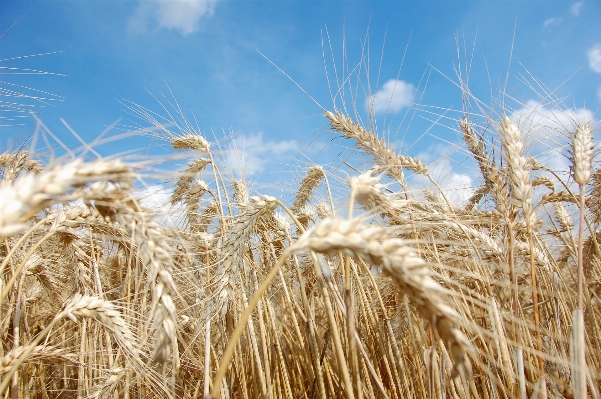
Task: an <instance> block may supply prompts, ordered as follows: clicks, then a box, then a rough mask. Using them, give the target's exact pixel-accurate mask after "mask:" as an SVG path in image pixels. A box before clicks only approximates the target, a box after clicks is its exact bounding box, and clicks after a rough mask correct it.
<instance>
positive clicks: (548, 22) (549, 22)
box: [543, 17, 561, 28]
mask: <svg viewBox="0 0 601 399" xmlns="http://www.w3.org/2000/svg"><path fill="white" fill-rule="evenodd" d="M560 23H561V18H558V17H551V18H549V19H547V20H546V21H545V22H543V27H545V28H548V27H550V26H557V25H559V24H560Z"/></svg>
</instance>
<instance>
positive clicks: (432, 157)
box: [413, 144, 479, 206]
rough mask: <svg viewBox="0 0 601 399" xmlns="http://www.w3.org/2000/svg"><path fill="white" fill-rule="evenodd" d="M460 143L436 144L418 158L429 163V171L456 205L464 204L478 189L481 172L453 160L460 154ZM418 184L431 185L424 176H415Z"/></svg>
mask: <svg viewBox="0 0 601 399" xmlns="http://www.w3.org/2000/svg"><path fill="white" fill-rule="evenodd" d="M459 147H460V145H454V144H436V145H433V146H431V147H430V148H428V151H427V152H422V153H420V154H418V156H417V157H418V159H419V160H421V161H422V162H425V163H426V164H428V171H429V173H430V175H432V176H433V177H434V180H436V181H437V182H438V184H439V186H440V188H442V190H443V191H444V194H445V196H446V197H447V198H448V199H449V201H451V203H452V204H454V205H456V206H464V205H465V204H466V203H467V201H468V200H469V199H470V198H471V197H472V195H474V192H475V191H476V189H475V187H474V186H475V185H476V180H478V179H479V174H478V173H475V172H473V171H472V170H469V169H468V168H466V167H465V165H463V164H462V163H461V162H457V160H453V159H454V157H455V156H456V155H457V154H459V153H458V148H459ZM413 179H414V182H415V183H416V184H417V185H423V186H426V187H428V186H430V182H429V180H428V179H426V178H424V177H423V176H416V175H414V176H413Z"/></svg>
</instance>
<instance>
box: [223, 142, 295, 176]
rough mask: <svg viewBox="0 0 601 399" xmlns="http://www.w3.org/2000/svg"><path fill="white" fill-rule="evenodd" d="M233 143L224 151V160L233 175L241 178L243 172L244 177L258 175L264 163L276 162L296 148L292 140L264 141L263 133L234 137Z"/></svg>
mask: <svg viewBox="0 0 601 399" xmlns="http://www.w3.org/2000/svg"><path fill="white" fill-rule="evenodd" d="M234 142H235V144H233V145H232V148H230V149H227V150H226V151H225V154H224V156H225V159H226V161H227V164H228V165H229V167H230V169H231V170H232V172H233V173H234V175H236V176H241V175H242V173H243V172H244V175H245V176H246V177H250V176H253V175H255V174H257V173H260V172H261V171H262V170H263V168H264V167H265V166H266V163H269V162H277V161H278V160H280V159H281V158H283V156H284V155H286V154H287V153H288V152H290V151H292V150H294V149H295V148H296V147H295V142H294V141H292V140H282V141H274V140H265V139H264V138H263V133H257V134H251V135H236V137H235V138H234Z"/></svg>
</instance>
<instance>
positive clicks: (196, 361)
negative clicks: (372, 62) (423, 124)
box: [0, 71, 601, 399]
mask: <svg viewBox="0 0 601 399" xmlns="http://www.w3.org/2000/svg"><path fill="white" fill-rule="evenodd" d="M343 75H344V74H343ZM351 77H353V78H354V77H355V74H354V72H353V71H351V72H349V73H348V76H343V79H341V80H340V82H342V83H339V85H340V88H339V89H338V92H335V93H336V94H335V95H333V98H332V100H333V101H332V103H333V104H332V105H331V106H330V107H322V108H321V109H320V111H319V112H320V115H319V118H322V122H323V129H322V131H321V132H320V133H319V135H320V138H321V139H323V140H324V142H329V143H330V144H331V146H332V147H335V146H338V147H336V148H335V149H332V147H330V148H329V152H328V151H326V152H324V153H323V154H322V158H323V157H327V156H329V155H330V154H331V155H332V157H333V158H336V151H338V149H340V148H342V149H343V151H344V152H345V154H352V155H349V156H348V157H347V156H346V155H345V156H344V162H333V161H334V159H332V160H331V161H332V162H328V161H326V162H325V163H321V164H316V163H314V162H313V161H306V162H305V163H303V164H302V165H300V166H299V164H300V162H299V161H298V157H297V158H291V159H290V161H289V164H287V165H286V164H284V165H279V166H278V170H288V171H294V173H288V174H284V173H279V172H277V173H276V172H274V173H271V174H270V177H269V178H270V179H272V181H270V182H269V187H276V188H279V187H286V188H288V189H289V190H288V192H286V193H284V194H281V195H280V194H279V193H282V192H284V191H285V190H278V189H273V190H269V189H267V190H265V191H264V192H262V189H263V188H264V187H267V186H266V185H265V184H263V185H260V184H256V185H254V183H256V181H255V182H253V181H252V179H246V178H244V175H243V174H238V175H236V174H234V173H232V165H231V159H228V158H227V156H225V155H224V154H230V152H229V150H230V149H231V148H234V147H235V145H234V144H232V143H227V138H226V139H224V140H221V139H211V138H210V137H211V135H208V134H206V133H205V132H202V131H201V129H200V128H199V127H198V124H197V122H196V120H195V118H189V117H187V116H186V115H185V113H184V112H183V111H182V110H181V108H180V107H179V105H178V103H177V102H176V101H175V99H173V101H169V102H170V103H171V104H167V105H165V106H162V107H161V111H154V110H152V109H150V108H147V107H145V106H141V105H138V104H136V103H133V102H124V103H122V104H123V105H124V106H125V107H126V108H127V110H128V112H129V113H130V114H131V115H133V116H135V117H136V118H137V120H138V121H140V123H141V125H143V126H145V127H146V130H144V129H142V130H140V131H139V132H142V135H146V137H147V138H149V137H150V138H152V140H153V141H152V142H153V145H155V146H157V147H160V148H162V149H163V150H165V149H167V150H168V152H169V155H165V156H156V155H147V156H137V158H134V157H133V156H104V155H103V156H100V154H99V153H97V152H96V151H95V149H94V145H96V144H98V143H92V144H83V140H80V141H82V144H83V145H82V146H81V147H79V148H78V149H66V148H65V151H63V152H64V153H65V154H66V155H64V156H63V155H61V156H55V155H54V154H53V153H51V152H50V151H49V150H48V149H49V148H50V147H52V146H51V145H49V144H48V143H47V142H46V141H44V140H47V139H48V137H50V136H52V139H53V140H55V142H54V143H56V142H60V140H59V139H58V138H57V137H56V136H54V135H52V134H51V133H50V131H49V129H47V128H45V127H44V125H43V123H42V121H41V119H38V120H37V124H36V128H35V129H33V130H32V131H31V134H29V135H27V134H24V135H22V136H21V138H20V139H21V141H20V142H19V143H18V145H14V146H13V147H12V148H11V149H9V150H8V151H6V152H3V153H1V154H0V293H1V304H0V323H1V327H0V397H1V398H11V399H16V398H31V399H33V398H35V399H38V398H39V399H46V398H78V399H83V398H115V399H116V398H129V399H146V398H172V399H180V398H181V399H192V398H204V399H212V398H224V399H225V398H232V399H233V398H236V399H253V398H262V399H267V398H285V399H317V398H346V399H362V398H366V399H367V398H389V399H402V398H432V399H434V398H436V399H445V398H449V399H450V398H453V399H455V398H486V399H501V398H520V399H526V398H538V399H543V398H569V399H571V398H576V399H585V398H593V399H601V389H600V386H601V248H600V245H601V235H599V234H598V231H599V228H600V227H601V167H600V164H599V161H598V159H596V158H597V157H596V153H597V151H596V150H597V146H596V142H595V139H594V136H595V134H596V133H597V130H598V127H599V126H598V123H596V122H595V119H594V118H593V120H592V121H591V123H586V122H585V123H583V122H582V121H579V120H577V119H576V118H573V113H572V112H571V110H570V109H568V108H566V107H564V106H563V103H562V102H561V101H559V100H557V101H556V100H549V101H548V103H547V104H549V103H550V104H551V105H555V108H554V109H555V111H554V112H545V113H538V114H537V110H536V109H534V110H532V112H531V113H530V114H524V113H516V112H514V111H515V109H512V108H511V107H510V106H509V105H508V104H507V103H506V102H505V99H506V98H507V97H506V96H505V93H502V94H500V95H499V98H498V99H495V102H494V103H495V106H494V107H493V106H486V105H484V103H483V102H481V101H479V100H478V99H477V98H476V97H475V96H474V95H473V94H472V92H471V90H470V87H469V85H468V83H467V81H465V80H463V78H462V76H461V75H459V76H458V79H457V80H458V81H456V86H457V87H458V88H459V90H460V94H461V95H462V98H463V109H462V110H458V111H456V112H454V113H449V114H448V115H446V114H444V112H443V111H440V110H437V111H436V117H440V118H442V117H443V114H444V124H445V126H446V127H447V128H448V129H449V131H450V132H452V134H454V135H455V136H456V137H458V138H460V139H461V140H462V143H461V145H460V146H459V147H458V148H456V149H455V150H456V151H457V152H459V153H461V154H463V156H464V158H465V161H464V162H465V164H467V165H469V167H470V168H471V170H472V171H473V174H472V176H471V178H470V181H473V182H474V184H473V187H469V190H464V193H466V192H467V193H469V195H468V196H467V197H465V198H463V197H461V196H459V197H458V196H457V195H455V194H456V193H453V191H452V190H450V189H449V187H448V185H447V184H446V183H444V182H442V178H440V173H438V172H435V171H434V170H437V169H436V166H433V165H432V164H430V162H429V161H428V162H426V160H424V159H420V157H419V156H413V155H411V156H410V155H407V154H406V153H403V152H402V151H400V150H399V147H398V146H397V145H395V142H394V139H393V137H392V134H391V132H390V131H389V130H388V129H387V128H388V125H385V124H380V125H378V123H376V122H375V118H372V117H373V116H374V115H369V116H368V117H364V116H363V117H362V115H363V113H362V111H361V110H360V109H359V108H360V106H357V103H359V101H360V100H357V98H358V97H357V96H353V95H351V96H350V97H348V98H347V99H346V100H348V101H347V102H345V101H344V100H345V99H344V98H343V94H341V93H346V92H350V93H353V91H356V90H358V89H357V87H359V86H360V85H361V84H360V83H357V82H355V81H353V82H352V83H351V79H350V78H351ZM347 78H348V79H347ZM359 80H360V79H359ZM397 82H398V81H397ZM328 83H329V81H328ZM355 85H356V86H355ZM551 97H552V96H551V95H549V98H551ZM368 98H369V97H368ZM497 100H498V101H497ZM318 105H319V104H318ZM347 105H348V106H347ZM319 106H320V107H321V105H319ZM437 122H438V120H437ZM437 122H435V123H433V124H436V123H437ZM379 126H384V127H386V128H381V127H379ZM539 130H540V131H548V130H553V132H554V133H553V134H554V136H553V137H554V138H555V139H557V140H558V141H559V142H560V143H559V144H557V143H555V144H557V145H556V146H558V147H560V149H559V152H558V154H560V155H561V156H563V157H564V158H565V159H567V160H568V164H569V170H568V169H565V170H564V169H561V168H558V167H557V164H556V163H553V162H551V161H549V157H546V158H545V157H542V156H539V154H540V151H533V148H535V146H536V145H537V143H533V142H532V140H536V139H535V138H534V137H538V136H536V134H535V133H536V132H537V131H539ZM74 134H75V133H74ZM412 134H417V135H419V134H421V132H418V133H415V132H413V133H412ZM213 136H214V135H213ZM15 142H17V141H15ZM36 142H37V144H36ZM54 143H53V144H52V145H54ZM224 143H226V144H224ZM44 146H45V147H44ZM228 146H229V147H228ZM56 147H58V145H57V146H56ZM3 151H4V150H3ZM239 156H240V157H243V156H244V155H243V154H240V155H239ZM322 158H320V159H322ZM307 159H309V156H308V155H307ZM341 159H343V158H342V157H341ZM238 161H239V162H240V164H241V165H243V164H244V159H243V158H240V159H238ZM166 165H167V166H166ZM174 165H175V166H174ZM335 165H337V166H335ZM242 169H243V168H242ZM293 175H294V176H293ZM157 190H159V191H160V192H161V193H163V194H156V192H157ZM165 193H167V194H165Z"/></svg>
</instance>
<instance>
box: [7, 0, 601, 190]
mask: <svg viewBox="0 0 601 399" xmlns="http://www.w3.org/2000/svg"><path fill="white" fill-rule="evenodd" d="M600 20H601V2H598V1H581V2H575V1H428V0H426V1H390V2H389V1H358V0H357V1H287V0H279V1H273V0H269V1H242V0H217V1H213V0H194V1H193V0H187V1H176V0H173V1H151V0H142V1H138V0H128V1H114V0H97V1H91V0H90V1H84V0H76V1H63V0H51V1H50V0H48V1H39V0H36V1H34V0H24V1H7V0H0V31H1V32H5V33H4V35H3V36H2V37H1V38H0V60H1V61H0V67H2V69H1V70H0V73H2V76H0V80H1V81H2V84H1V85H0V87H1V88H2V90H3V94H6V93H7V92H6V90H14V91H18V92H20V93H25V94H28V95H34V94H35V95H40V94H41V93H39V92H35V91H32V90H29V89H25V88H22V87H18V86H14V85H21V86H26V87H28V88H33V89H36V90H42V91H44V92H47V93H51V94H52V95H48V94H44V96H45V97H47V98H48V97H51V98H56V99H57V101H46V103H48V104H49V105H48V106H43V105H44V104H41V103H39V102H37V101H35V100H32V99H27V98H25V99H23V98H14V97H9V96H6V95H4V96H2V97H1V98H0V99H1V100H2V101H5V102H11V101H15V100H17V101H21V103H22V104H25V105H26V106H30V105H36V107H35V108H32V110H33V111H35V112H36V113H37V115H38V116H39V118H41V120H42V121H43V122H44V124H45V125H46V126H47V127H48V129H49V130H51V131H52V132H53V134H54V135H56V136H57V137H58V138H59V139H60V140H61V141H62V142H64V143H65V144H67V145H69V146H77V145H78V141H77V139H76V138H75V137H74V135H73V134H72V133H70V132H69V130H68V129H67V128H66V127H65V126H64V125H63V123H62V122H61V120H60V118H63V119H64V120H65V121H66V122H67V123H68V124H69V125H70V126H71V128H72V129H73V130H75V131H76V132H77V134H78V135H79V136H80V137H81V138H82V139H83V140H85V141H87V142H91V141H93V140H94V138H95V137H97V136H98V135H99V134H100V133H101V132H102V131H103V130H105V129H106V128H107V127H108V126H110V125H111V124H113V123H114V122H117V121H118V123H117V125H116V126H115V127H114V128H113V129H112V130H111V131H110V132H108V133H107V135H108V136H110V135H116V134H120V133H123V132H124V131H128V130H131V129H135V128H140V127H147V126H148V124H146V123H145V122H143V121H141V120H139V119H137V118H135V117H133V116H131V115H130V114H129V113H128V112H127V108H126V107H125V106H124V104H123V103H122V102H119V101H125V102H127V101H131V102H134V103H136V104H140V105H142V106H144V107H148V108H150V109H152V110H155V111H157V112H160V113H162V114H164V113H165V112H164V111H163V110H162V109H161V107H160V105H159V104H158V103H157V101H156V100H155V99H154V98H153V96H155V97H157V98H158V99H160V100H161V101H163V102H164V103H165V102H167V101H169V100H170V101H173V98H172V97H171V94H170V92H169V90H171V92H172V93H173V96H174V97H175V99H176V100H177V102H178V103H179V105H180V106H181V108H182V110H183V111H184V112H185V113H186V114H187V116H188V117H189V118H190V119H193V118H195V119H196V122H197V124H198V127H199V128H200V130H201V131H202V132H203V133H204V134H205V136H207V138H208V139H209V140H211V141H219V142H220V143H221V144H226V140H225V139H224V136H225V137H232V136H233V137H235V138H236V143H237V144H236V146H237V147H238V148H239V149H241V148H242V147H244V152H245V156H246V158H247V165H246V168H247V174H248V175H251V176H254V178H255V179H259V180H260V179H261V178H262V177H259V176H266V175H269V173H272V172H269V171H273V170H276V171H284V170H285V169H286V165H288V164H290V161H291V160H292V163H293V164H295V165H297V166H298V167H301V168H302V167H304V166H307V165H311V164H313V163H334V166H336V165H337V164H336V163H335V162H336V157H337V156H338V154H339V153H340V152H341V151H342V150H343V149H344V147H345V146H347V145H349V144H350V143H347V142H343V141H341V140H334V141H331V140H332V138H333V136H332V135H331V134H329V133H327V131H326V130H327V123H326V120H325V118H323V117H322V114H323V111H322V109H321V108H320V107H319V106H318V105H317V104H316V103H315V102H314V101H313V100H312V99H311V98H310V97H309V96H308V95H307V94H305V93H303V91H301V90H300V89H299V88H298V87H297V86H296V85H295V84H294V83H292V82H291V81H290V79H288V77H286V76H285V75H284V74H283V73H282V72H280V71H279V70H278V69H276V67H274V65H272V64H271V63H270V61H268V59H269V60H271V61H272V62H273V63H274V64H276V65H277V66H278V67H279V68H280V69H281V70H283V71H284V72H285V73H286V74H288V75H289V76H290V77H291V78H292V79H294V80H295V81H296V82H298V84H299V85H300V86H302V88H303V89H304V90H305V91H306V92H307V93H308V94H309V95H310V96H311V97H313V98H314V99H315V100H316V101H317V102H318V103H319V104H320V105H321V106H323V107H324V108H326V109H332V108H333V106H332V104H333V102H332V97H331V92H330V88H331V89H332V90H333V91H334V92H335V91H336V90H337V89H338V87H340V84H341V81H342V79H343V75H344V77H347V76H348V75H349V71H351V72H353V73H351V77H350V79H349V80H348V81H347V85H346V89H347V90H345V92H346V98H347V101H348V102H349V105H350V103H351V102H352V98H351V96H350V94H351V92H350V91H349V90H348V89H349V88H350V87H352V88H355V87H358V88H359V89H358V91H357V93H358V94H357V95H356V98H355V104H356V107H357V110H358V112H359V113H360V114H361V115H362V117H363V118H365V120H367V103H368V102H369V99H370V98H371V99H373V101H372V102H371V103H372V104H373V107H374V110H375V112H376V121H377V125H378V129H379V130H380V131H379V134H385V135H386V136H387V138H388V139H389V140H390V141H391V142H394V143H395V144H394V145H396V148H397V149H398V150H399V151H402V152H405V153H407V154H409V155H419V156H421V157H423V158H424V160H425V161H428V162H431V161H434V160H436V159H439V158H445V157H446V158H453V157H452V156H450V155H448V154H450V153H451V152H452V149H453V148H454V146H453V143H458V142H459V141H460V137H459V136H458V134H457V132H456V131H454V129H455V128H456V123H455V122H454V121H453V120H452V119H453V118H455V119H457V118H459V117H460V115H461V112H460V111H461V109H462V102H461V100H462V97H461V91H460V90H459V89H458V88H457V86H456V82H457V75H456V73H455V71H456V68H457V67H458V66H459V65H461V68H462V69H463V70H464V71H465V68H466V61H470V62H471V69H470V70H471V74H470V87H471V89H472V91H473V92H474V93H475V95H476V96H477V97H478V98H480V99H481V100H482V101H483V102H484V103H485V104H491V101H492V99H493V98H498V93H499V90H501V89H502V88H503V86H504V82H505V79H506V76H507V72H508V68H509V79H508V85H507V89H506V92H507V94H508V96H510V98H511V99H512V100H511V107H512V108H513V109H517V110H519V109H522V108H524V106H526V105H527V104H529V105H530V106H532V107H537V106H538V107H539V110H542V111H541V112H542V113H545V112H550V111H549V110H550V109H551V108H552V107H551V106H550V105H549V104H548V102H549V101H550V100H553V101H557V100H558V99H560V100H561V107H562V108H563V109H572V110H573V112H574V115H576V117H577V118H584V119H587V118H588V119H592V120H593V122H596V120H597V119H599V118H598V115H599V108H600V106H601V24H599V21H600ZM11 26H12V27H11ZM9 28H10V29H9ZM514 34H515V38H514ZM474 43H475V45H474ZM512 47H513V51H512ZM458 48H459V52H460V54H459V55H458ZM51 52H58V53H56V54H49V55H44V56H38V57H28V58H21V59H14V58H15V57H20V56H29V55H34V54H40V53H51ZM324 54H325V62H324ZM344 54H346V55H345V56H344V57H343V55H344ZM362 54H363V56H362ZM362 60H363V63H362V64H361V65H362V66H361V67H357V65H359V64H360V61H362ZM324 64H325V66H324ZM401 64H402V69H400V67H401ZM368 65H369V69H368V68H367V66H368ZM8 68H14V69H8ZM326 68H327V73H326ZM24 69H33V70H40V71H46V72H52V73H55V74H61V75H64V76H59V75H50V74H42V75H40V74H23V72H27V71H25V70H24ZM345 69H346V71H344V70H345ZM399 69H400V74H399ZM336 72H337V75H336ZM328 77H329V80H330V82H329V84H328ZM357 82H359V85H358V86H356V85H357ZM539 83H540V84H541V85H540V86H538V84H539ZM167 85H168V87H167ZM532 86H534V88H533V87H532ZM392 89H394V93H395V95H394V97H392ZM547 90H548V91H552V92H553V94H552V95H551V96H550V97H545V94H544V92H546V91H547ZM36 93H37V94H36ZM491 93H492V97H491ZM541 93H542V95H541ZM163 95H165V96H166V97H162V96H163ZM373 95H375V97H370V96H373ZM391 97H392V101H390V99H391ZM541 101H542V104H541ZM5 102H4V103H2V104H3V105H4V107H3V108H0V109H2V110H3V111H5V112H3V113H2V114H3V115H8V116H10V117H13V116H16V115H18V114H17V113H15V112H12V111H11V110H10V107H6V105H7V104H6V103H5ZM389 103H390V108H389V109H388V112H386V108H387V107H388V105H389ZM337 104H338V106H339V107H340V106H341V104H342V103H341V102H340V98H338V102H337ZM445 110H446V111H445ZM21 114H22V115H26V116H27V114H24V113H21ZM440 115H444V116H445V117H443V119H442V120H441V121H442V122H443V124H444V125H445V126H446V127H445V126H438V125H433V122H432V121H433V120H436V119H438V118H439V117H440ZM446 117H450V118H451V119H449V120H447V119H446ZM3 121H4V122H3V124H5V125H8V124H11V123H13V121H10V120H7V119H4V120H3ZM17 121H18V123H19V124H20V125H22V126H2V127H0V152H4V151H6V150H9V149H11V146H12V145H13V143H14V142H15V141H17V142H18V140H19V139H18V135H19V132H24V133H25V134H26V133H28V132H30V131H31V129H32V128H33V127H34V125H35V122H34V120H33V118H32V117H29V116H27V117H26V118H20V119H18V120H17ZM224 133H225V134H224ZM243 137H244V139H242V138H243ZM149 140H150V139H149V138H148V137H147V136H143V137H130V138H127V139H121V140H118V141H116V142H113V143H110V144H106V145H103V146H99V147H98V149H97V150H98V152H99V153H101V154H103V155H108V154H114V153H120V152H124V151H129V150H131V149H142V150H143V149H144V148H146V147H147V146H148V144H149ZM50 142H51V143H50V144H51V145H52V146H57V145H56V142H55V141H53V140H50ZM159 144H161V145H163V144H164V143H163V142H159ZM324 144H328V147H327V150H322V148H323V146H324ZM156 151H157V150H156V149H154V150H152V151H151V152H152V153H156ZM346 153H348V151H347V152H346ZM346 156H347V155H345V157H346ZM454 162H460V161H454ZM274 165H275V166H274ZM449 165H450V164H449V162H447V163H444V162H443V166H445V167H447V166H449ZM450 167H451V172H447V175H448V176H451V175H452V174H453V173H455V174H456V175H458V176H462V175H463V174H465V173H464V172H458V170H459V169H458V168H460V167H459V166H457V163H455V164H454V166H453V165H451V166H450ZM233 168H234V169H235V167H234V166H233ZM452 171H456V172H452ZM449 178H452V176H451V177H449Z"/></svg>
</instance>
